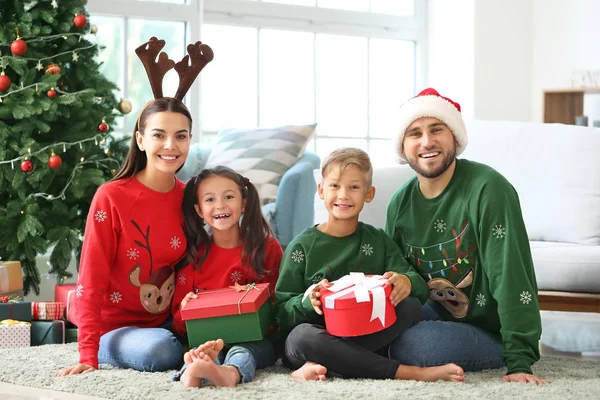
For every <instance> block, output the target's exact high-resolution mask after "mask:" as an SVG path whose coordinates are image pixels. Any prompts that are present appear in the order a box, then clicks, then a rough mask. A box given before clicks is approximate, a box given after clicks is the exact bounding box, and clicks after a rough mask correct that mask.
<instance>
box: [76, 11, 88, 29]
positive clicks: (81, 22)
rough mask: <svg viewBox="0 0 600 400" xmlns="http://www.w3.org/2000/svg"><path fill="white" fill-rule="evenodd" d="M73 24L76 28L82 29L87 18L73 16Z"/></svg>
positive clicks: (78, 15) (79, 15)
mask: <svg viewBox="0 0 600 400" xmlns="http://www.w3.org/2000/svg"><path fill="white" fill-rule="evenodd" d="M73 23H74V24H75V26H76V27H78V28H80V29H81V28H83V27H84V26H85V25H86V24H87V18H86V17H85V15H82V14H75V18H73Z"/></svg>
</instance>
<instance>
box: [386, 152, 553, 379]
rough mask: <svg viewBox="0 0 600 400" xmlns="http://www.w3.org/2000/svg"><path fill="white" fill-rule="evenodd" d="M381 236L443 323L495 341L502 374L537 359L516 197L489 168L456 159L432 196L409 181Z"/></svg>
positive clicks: (536, 319)
mask: <svg viewBox="0 0 600 400" xmlns="http://www.w3.org/2000/svg"><path fill="white" fill-rule="evenodd" d="M386 231H387V233H388V234H389V235H390V236H391V237H392V239H393V240H394V242H396V243H397V244H398V245H399V246H400V247H401V248H402V249H403V251H404V255H405V257H406V259H407V260H408V261H409V262H410V263H411V264H412V265H413V266H414V267H415V268H416V269H417V270H418V271H419V273H420V274H421V276H422V277H423V278H424V279H425V280H426V281H427V284H428V286H429V289H430V295H429V298H430V303H431V304H432V306H433V307H434V308H435V309H436V311H437V312H438V313H439V314H440V316H441V317H442V319H444V320H450V321H459V322H466V323H469V324H472V325H474V326H478V327H480V328H483V329H486V330H488V331H491V332H497V333H499V334H500V335H501V337H502V342H503V345H504V354H503V358H504V362H505V364H506V366H507V367H508V373H509V374H510V373H517V372H525V373H531V366H532V364H533V363H535V362H536V361H537V360H539V349H538V341H539V338H540V335H541V321H540V313H539V305H538V300H537V283H536V280H535V273H534V269H533V262H532V259H531V251H530V248H529V241H528V238H527V232H526V230H525V224H524V222H523V217H522V214H521V207H520V204H519V198H518V196H517V192H516V191H515V189H514V188H513V187H512V185H511V184H510V183H509V182H508V181H507V180H506V179H505V178H504V177H503V176H502V175H500V174H499V173H498V172H496V171H495V170H494V169H492V168H490V167H488V166H486V165H483V164H479V163H475V162H471V161H467V160H457V161H456V169H455V171H454V175H453V176H452V179H451V180H450V183H449V184H448V186H447V187H446V189H445V190H444V191H443V192H442V193H441V194H440V195H439V196H437V197H435V198H433V199H426V198H425V197H423V195H422V194H421V192H420V189H419V181H418V180H417V178H414V179H412V180H410V181H409V182H407V183H406V184H405V185H404V186H403V187H402V188H400V189H399V190H398V191H397V192H396V193H395V194H394V196H393V197H392V200H391V201H390V204H389V206H388V213H387V222H386Z"/></svg>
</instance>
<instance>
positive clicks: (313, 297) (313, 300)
mask: <svg viewBox="0 0 600 400" xmlns="http://www.w3.org/2000/svg"><path fill="white" fill-rule="evenodd" d="M327 286H329V281H328V280H327V279H323V280H322V281H321V282H319V283H317V286H315V288H314V289H313V290H312V292H310V294H309V295H308V298H309V299H310V304H311V305H312V306H313V308H314V309H315V312H316V313H317V314H319V315H323V310H322V309H321V289H323V288H326V287H327Z"/></svg>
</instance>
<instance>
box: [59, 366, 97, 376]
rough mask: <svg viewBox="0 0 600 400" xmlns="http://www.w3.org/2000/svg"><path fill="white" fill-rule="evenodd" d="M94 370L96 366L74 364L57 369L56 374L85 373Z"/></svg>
mask: <svg viewBox="0 0 600 400" xmlns="http://www.w3.org/2000/svg"><path fill="white" fill-rule="evenodd" d="M95 370H96V368H94V367H92V366H91V365H87V364H75V365H73V366H72V367H69V368H63V369H61V370H60V371H58V373H57V374H56V376H67V375H78V374H87V373H89V372H94V371H95Z"/></svg>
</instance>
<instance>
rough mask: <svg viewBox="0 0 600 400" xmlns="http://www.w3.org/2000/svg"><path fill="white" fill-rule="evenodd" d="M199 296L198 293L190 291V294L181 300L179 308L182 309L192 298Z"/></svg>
mask: <svg viewBox="0 0 600 400" xmlns="http://www.w3.org/2000/svg"><path fill="white" fill-rule="evenodd" d="M197 298H198V295H197V294H196V293H194V292H189V293H188V294H186V295H185V297H184V298H183V300H181V304H179V309H180V310H181V309H182V308H183V307H185V305H186V304H187V303H188V301H190V300H191V299H197Z"/></svg>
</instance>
